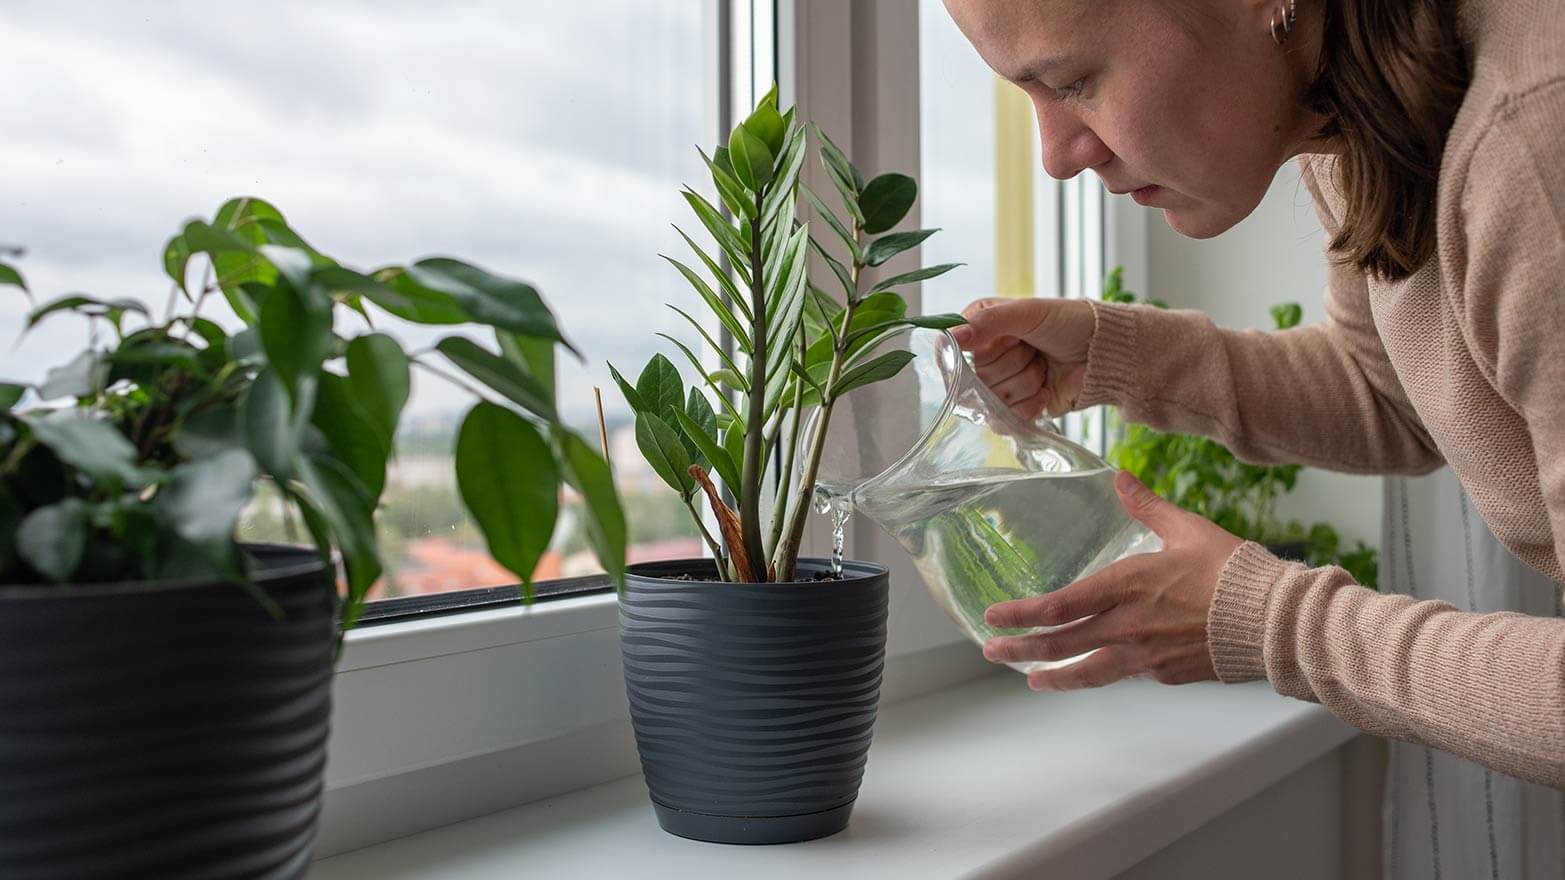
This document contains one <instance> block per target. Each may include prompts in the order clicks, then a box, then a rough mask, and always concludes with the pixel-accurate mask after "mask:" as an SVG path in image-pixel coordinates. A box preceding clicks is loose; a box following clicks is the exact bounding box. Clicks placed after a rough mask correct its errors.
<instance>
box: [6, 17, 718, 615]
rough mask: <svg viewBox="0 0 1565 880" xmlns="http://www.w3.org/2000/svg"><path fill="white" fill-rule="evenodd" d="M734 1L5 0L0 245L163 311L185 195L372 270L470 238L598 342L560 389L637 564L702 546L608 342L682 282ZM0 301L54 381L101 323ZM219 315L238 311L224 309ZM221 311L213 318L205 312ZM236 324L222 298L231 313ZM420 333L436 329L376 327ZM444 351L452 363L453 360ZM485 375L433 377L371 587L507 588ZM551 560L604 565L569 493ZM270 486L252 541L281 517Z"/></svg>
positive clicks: (567, 565)
mask: <svg viewBox="0 0 1565 880" xmlns="http://www.w3.org/2000/svg"><path fill="white" fill-rule="evenodd" d="M716 6H717V0H573V2H570V3H534V2H528V3H516V2H509V0H488V2H485V0H465V2H455V3H439V4H436V3H427V2H413V0H374V2H371V0H311V2H302V0H300V2H276V3H270V4H266V5H265V6H264V7H257V6H254V5H236V4H220V3H208V2H195V0H188V2H180V0H160V2H157V3H103V2H82V0H37V2H34V0H7V2H6V3H5V4H4V5H3V6H0V46H4V47H5V50H4V51H3V52H0V83H3V84H4V85H0V125H3V127H4V131H5V135H4V137H3V138H0V192H3V193H4V194H5V195H4V198H3V199H0V246H4V247H7V248H10V249H25V256H22V257H21V258H19V259H15V258H12V262H15V263H16V264H17V265H18V267H19V268H20V269H21V270H22V271H23V273H24V274H25V275H26V276H27V278H28V280H29V286H30V287H32V288H33V290H34V291H35V292H36V293H37V294H39V295H40V296H42V297H44V298H52V297H54V296H57V295H60V294H64V293H67V292H76V291H82V292H88V293H93V294H97V295H101V296H106V297H110V296H112V297H120V296H130V297H136V298H139V299H142V300H144V301H145V302H146V303H147V304H148V305H149V306H151V307H152V308H153V309H154V310H155V311H156V312H157V313H159V314H161V309H163V308H164V307H165V306H166V301H167V297H168V295H169V286H170V285H169V283H168V280H167V279H166V278H165V277H164V276H163V274H162V265H161V250H162V246H163V243H164V242H165V241H166V240H167V238H168V237H169V236H170V235H171V234H172V233H173V232H175V231H176V230H177V228H178V227H179V226H180V224H182V223H183V222H184V220H186V219H188V218H189V217H191V216H193V215H198V214H199V215H203V216H206V217H210V216H211V214H212V212H214V211H215V210H216V209H217V207H218V205H219V204H221V203H222V201H223V200H225V199H226V198H228V197H230V196H234V195H255V196H260V197H262V198H265V199H267V200H268V201H271V202H272V203H273V204H275V205H277V206H278V207H279V208H280V209H281V210H282V211H283V212H284V213H285V214H286V215H287V217H288V220H289V222H290V224H291V225H292V226H293V227H294V228H296V229H298V230H299V231H300V232H301V233H302V234H304V235H305V236H306V237H307V238H309V239H310V241H311V243H312V244H314V245H315V246H316V247H318V248H320V249H321V250H322V251H323V252H325V253H327V254H331V255H332V256H334V257H336V258H338V259H339V260H342V261H343V262H345V263H347V264H349V265H353V266H357V267H361V268H368V267H373V266H376V265H380V264H383V263H388V262H402V261H408V260H412V259H415V258H418V257H422V256H427V255H431V254H437V253H438V254H448V255H454V256H459V257H462V258H464V259H467V260H469V261H471V262H474V263H477V264H479V265H481V266H484V267H485V268H488V269H490V270H492V271H495V272H499V273H503V274H507V275H514V276H517V277H521V278H524V279H527V280H529V281H531V282H532V283H534V284H536V285H537V286H538V288H539V289H540V290H541V291H542V292H543V294H544V297H545V298H546V299H547V300H548V302H549V303H550V305H551V306H552V307H553V308H554V310H555V312H556V313H557V315H558V316H559V318H560V320H561V322H562V325H563V326H564V328H565V330H566V333H567V335H568V336H570V338H571V339H572V340H573V341H574V342H575V343H576V344H577V345H578V346H579V347H580V348H581V349H582V351H583V352H585V354H586V363H584V364H578V363H575V362H574V361H572V360H570V358H569V356H568V355H565V354H562V360H561V363H560V364H559V373H560V377H559V389H560V401H559V404H560V407H561V409H562V411H563V412H564V414H565V416H566V418H567V420H568V421H569V422H571V423H572V424H573V425H574V426H576V427H578V428H581V429H583V430H584V431H585V432H587V433H588V435H589V436H595V435H596V434H597V425H596V421H597V413H596V408H595V406H594V401H593V388H594V386H599V387H601V388H602V389H603V408H604V415H605V418H606V421H607V427H608V435H609V453H610V457H611V459H612V462H613V464H614V467H615V471H616V476H617V478H618V480H619V484H620V488H621V491H622V493H623V496H624V502H625V505H626V508H627V511H626V512H627V519H628V520H629V523H630V527H631V539H632V544H633V546H632V548H631V551H630V556H631V559H632V561H639V560H645V559H653V558H665V557H676V556H698V555H701V544H700V542H699V541H698V540H697V538H696V535H695V532H694V527H693V526H692V525H691V524H690V522H689V520H688V517H687V516H686V515H685V512H684V510H683V508H682V507H681V506H680V503H679V499H678V497H677V496H675V495H674V494H672V493H671V492H669V491H668V490H667V489H666V487H663V486H662V484H661V483H660V482H659V481H658V480H657V478H656V477H655V476H654V475H653V474H652V473H651V471H650V470H649V469H648V468H647V467H646V465H645V464H644V462H643V460H642V458H641V456H640V455H639V453H638V452H637V450H636V446H635V441H634V437H633V431H632V427H631V421H630V418H629V412H628V409H627V407H626V406H625V404H624V401H623V399H622V398H621V396H620V394H619V391H618V390H617V388H616V387H615V386H614V384H613V382H612V381H611V380H610V378H609V374H608V371H607V369H606V367H605V362H606V361H612V362H613V363H614V364H615V365H616V366H618V367H619V368H620V369H621V370H622V371H627V372H630V371H635V370H639V368H640V366H641V365H642V364H643V363H645V361H646V360H647V358H648V357H650V356H651V354H652V353H653V352H654V351H656V350H659V345H658V343H659V342H660V340H659V339H658V338H657V337H656V336H655V335H654V334H655V333H656V332H658V331H666V332H671V333H676V334H678V333H683V332H684V329H685V328H683V327H682V326H681V324H680V319H679V318H678V316H676V315H674V314H673V313H672V312H670V311H668V310H667V309H666V308H665V307H664V305H663V304H664V303H665V302H676V303H678V302H681V301H682V300H683V298H684V297H685V296H686V291H685V290H684V288H683V281H682V280H680V279H679V277H678V275H677V274H676V273H675V272H673V271H672V270H671V269H670V268H669V267H668V266H667V265H666V264H665V263H663V261H662V260H660V259H659V258H658V254H659V253H660V252H662V253H670V254H672V253H676V252H677V251H678V250H679V249H680V248H682V247H683V244H682V243H681V241H680V240H679V238H678V237H677V235H676V234H675V233H674V231H673V230H672V228H671V227H670V225H669V224H670V221H675V220H678V221H679V222H681V223H682V224H684V223H685V215H686V213H687V211H688V209H687V208H686V206H685V204H684V202H683V200H682V199H681V198H680V196H679V187H680V185H681V184H683V183H685V182H691V181H701V180H704V179H705V174H704V170H703V169H702V166H701V161H700V157H699V156H698V155H697V154H696V151H695V150H694V149H693V145H695V144H698V143H707V142H709V141H711V140H712V134H711V133H712V132H715V131H716V128H717V126H716V122H715V115H714V114H715V109H714V108H715V103H716V100H717V84H716V79H715V77H716V69H717V67H716V57H717V50H716V38H715V36H713V35H715V33H716V28H715V27H714V26H713V24H712V22H713V17H714V16H715V14H716ZM26 310H27V304H26V302H24V301H23V300H22V299H21V298H19V297H11V298H6V299H3V300H0V339H4V341H5V344H4V345H3V346H0V377H3V378H6V379H11V380H27V381H36V380H39V379H41V378H42V377H43V373H44V371H45V369H46V368H47V367H49V366H52V365H56V364H59V363H61V362H63V361H64V360H65V359H67V358H68V357H69V356H70V354H71V353H73V352H74V351H76V350H77V349H79V348H80V347H81V346H82V344H83V342H84V341H85V339H86V335H85V334H86V330H85V327H84V325H83V324H81V323H78V322H75V320H74V319H72V318H66V317H61V318H59V319H58V320H51V321H50V322H47V323H45V324H44V325H42V326H40V327H39V328H38V329H37V330H36V331H34V332H32V333H30V334H28V335H27V336H26V337H25V338H24V339H22V341H21V342H20V343H19V344H16V345H13V344H12V341H13V340H15V339H16V338H17V337H18V335H20V333H21V328H22V321H23V317H24V315H25V314H26ZM219 311H220V310H219ZM213 316H214V317H219V315H217V314H214V315H213ZM224 317H226V319H227V320H228V322H230V323H232V322H233V318H232V315H227V316H224ZM377 326H379V327H380V328H381V329H384V330H387V331H388V332H391V333H393V334H394V335H397V336H398V337H399V338H401V339H402V341H403V342H404V343H405V344H406V345H408V346H410V347H413V348H418V347H422V346H426V345H428V344H430V343H432V342H433V341H434V339H435V338H436V337H437V336H439V335H443V334H441V333H435V332H429V331H427V330H424V329H418V328H412V327H409V326H406V325H402V326H397V325H395V323H394V322H387V323H379V322H378V323H377ZM437 363H438V361H437ZM470 402H471V398H470V397H469V396H467V394H466V393H465V392H463V391H462V390H461V389H459V388H457V387H455V386H453V385H451V384H448V383H446V382H443V381H441V380H439V379H438V378H436V377H433V376H431V375H429V374H425V373H420V374H418V375H416V376H415V388H414V394H413V398H412V400H411V401H410V403H409V406H408V409H407V412H406V414H405V417H404V423H403V426H402V429H401V432H400V436H399V438H398V439H399V456H398V458H397V460H396V462H395V464H394V466H393V468H392V470H391V473H390V475H389V479H388V487H387V490H386V494H385V501H384V504H385V510H384V514H383V516H382V517H381V530H382V535H381V538H382V541H383V546H384V549H385V550H386V555H387V560H386V561H387V569H388V575H387V577H386V578H385V579H384V580H383V582H382V583H381V584H380V585H379V586H378V587H377V588H376V591H375V592H374V593H373V594H372V595H373V596H376V597H381V596H395V595H405V594H412V593H426V592H435V591H441V590H448V589H460V588H465V587H475V586H483V585H489V584H501V583H512V582H514V581H515V578H514V577H513V576H512V575H511V574H510V573H508V572H506V571H505V570H503V569H501V568H500V567H499V566H498V565H496V564H495V563H493V562H492V561H490V559H489V556H488V554H487V552H485V550H484V548H483V543H482V539H481V538H480V537H479V535H478V533H477V531H476V530H475V529H474V527H473V526H472V524H471V523H470V522H469V521H468V518H467V516H466V515H465V513H464V511H463V509H462V507H461V504H460V501H459V499H458V496H457V492H456V487H455V482H454V478H453V475H452V472H451V467H450V455H451V448H452V444H453V441H454V437H455V430H456V427H457V420H458V419H459V418H460V416H461V414H462V413H463V412H464V411H465V410H466V408H467V406H468V405H469V404H470ZM563 500H564V503H565V505H566V512H565V513H564V514H563V515H562V518H561V522H560V526H559V528H558V529H557V532H556V540H555V546H554V547H553V548H552V550H551V552H550V553H549V554H548V555H547V556H546V557H545V558H544V560H543V561H542V563H541V564H540V566H539V569H538V571H537V572H536V575H537V577H539V578H550V577H558V576H565V575H575V574H583V573H589V572H591V571H593V570H596V564H595V562H594V561H593V559H592V556H591V554H590V553H589V552H588V551H587V549H586V546H585V543H584V541H583V538H582V535H581V534H580V531H579V529H578V528H577V527H576V525H575V521H574V518H573V517H572V516H571V514H570V505H571V503H572V500H573V499H571V498H569V497H567V498H565V499H563ZM285 525H286V524H284V523H282V522H280V521H279V519H278V516H277V513H276V510H275V508H274V506H273V505H268V504H267V503H265V499H264V498H263V499H262V500H261V502H259V503H257V504H255V505H253V508H252V510H251V512H250V514H249V515H248V517H247V521H246V532H247V535H248V536H250V537H253V538H278V537H286V536H287V534H288V531H287V529H286V527H285Z"/></svg>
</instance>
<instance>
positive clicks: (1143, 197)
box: [1130, 184, 1162, 207]
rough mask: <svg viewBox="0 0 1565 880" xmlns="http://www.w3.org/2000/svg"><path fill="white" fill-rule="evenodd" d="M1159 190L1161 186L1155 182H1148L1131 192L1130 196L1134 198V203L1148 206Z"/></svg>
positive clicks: (1160, 190)
mask: <svg viewBox="0 0 1565 880" xmlns="http://www.w3.org/2000/svg"><path fill="white" fill-rule="evenodd" d="M1160 192H1162V187H1160V186H1158V185H1157V184H1148V185H1147V186H1143V187H1142V188H1140V189H1138V190H1135V191H1134V192H1132V193H1131V194H1130V197H1131V198H1132V199H1135V200H1136V204H1138V205H1141V206H1143V207H1149V206H1151V204H1152V199H1154V198H1156V197H1157V194H1158V193H1160Z"/></svg>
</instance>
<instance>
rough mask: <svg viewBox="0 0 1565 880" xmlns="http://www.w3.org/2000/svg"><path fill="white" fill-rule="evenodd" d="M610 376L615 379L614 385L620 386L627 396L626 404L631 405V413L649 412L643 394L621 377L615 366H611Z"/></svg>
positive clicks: (622, 392) (621, 391)
mask: <svg viewBox="0 0 1565 880" xmlns="http://www.w3.org/2000/svg"><path fill="white" fill-rule="evenodd" d="M609 375H611V376H613V377H614V384H616V385H618V386H619V390H620V393H621V394H623V395H625V402H626V403H628V404H630V409H631V412H638V413H643V412H648V411H649V407H648V405H647V402H646V401H645V400H642V399H641V394H640V393H639V392H638V391H636V386H634V385H632V384H630V383H629V382H627V381H626V380H625V377H624V376H622V375H620V372H619V370H617V369H615V368H614V365H613V364H609Z"/></svg>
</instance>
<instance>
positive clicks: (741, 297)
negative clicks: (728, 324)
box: [674, 226, 751, 321]
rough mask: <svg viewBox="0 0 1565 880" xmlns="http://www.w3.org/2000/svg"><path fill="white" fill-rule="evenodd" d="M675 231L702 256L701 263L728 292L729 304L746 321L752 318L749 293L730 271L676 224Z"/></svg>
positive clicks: (697, 254)
mask: <svg viewBox="0 0 1565 880" xmlns="http://www.w3.org/2000/svg"><path fill="white" fill-rule="evenodd" d="M674 231H675V232H677V233H679V236H680V238H683V239H684V240H685V244H688V245H690V249H691V250H693V251H695V252H696V256H698V257H700V258H701V263H702V264H703V265H705V266H706V269H707V271H708V272H710V273H712V277H713V278H716V279H717V283H718V284H720V285H721V286H722V288H723V290H724V291H725V292H726V293H727V294H728V299H729V304H730V305H732V306H733V307H734V308H736V309H738V310H739V314H740V315H743V316H744V319H745V320H746V321H748V320H750V318H751V315H750V306H749V305H748V304H747V303H746V302H745V299H746V296H747V295H746V294H745V293H744V292H743V291H741V290H740V289H739V286H738V285H737V284H735V283H734V279H733V278H732V277H731V276H730V275H729V273H727V272H725V271H723V268H722V267H721V266H719V265H718V264H717V261H716V260H713V259H712V258H711V257H710V256H708V255H707V252H706V251H704V250H702V249H701V246H700V245H698V244H696V243H695V241H694V240H692V239H691V238H690V236H688V235H686V234H685V231H684V230H683V229H680V228H679V227H678V226H675V227H674Z"/></svg>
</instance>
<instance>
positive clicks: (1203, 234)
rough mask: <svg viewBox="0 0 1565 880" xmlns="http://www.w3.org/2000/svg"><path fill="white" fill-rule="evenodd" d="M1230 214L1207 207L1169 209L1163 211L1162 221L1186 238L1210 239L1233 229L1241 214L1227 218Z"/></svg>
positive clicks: (1242, 217)
mask: <svg viewBox="0 0 1565 880" xmlns="http://www.w3.org/2000/svg"><path fill="white" fill-rule="evenodd" d="M1229 213H1230V212H1226V211H1221V210H1214V209H1213V208H1211V207H1210V206H1207V205H1192V206H1188V207H1186V206H1179V207H1169V208H1164V209H1163V219H1164V220H1165V221H1166V222H1167V223H1168V228H1170V229H1172V230H1174V231H1175V232H1177V233H1179V234H1180V235H1183V236H1185V237H1186V238H1198V239H1199V238H1212V237H1214V236H1218V235H1221V234H1223V233H1224V232H1227V231H1228V230H1230V229H1232V228H1234V226H1235V225H1237V224H1238V223H1239V221H1240V220H1243V219H1244V215H1243V214H1239V215H1238V216H1228V215H1229Z"/></svg>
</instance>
